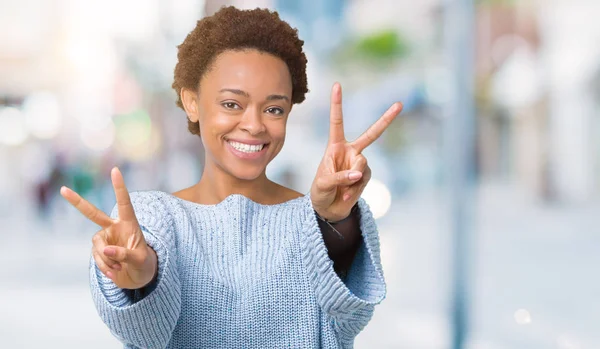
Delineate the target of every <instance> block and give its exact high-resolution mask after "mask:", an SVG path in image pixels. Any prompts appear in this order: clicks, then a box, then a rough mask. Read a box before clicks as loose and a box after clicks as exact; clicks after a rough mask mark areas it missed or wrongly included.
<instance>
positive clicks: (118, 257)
mask: <svg viewBox="0 0 600 349" xmlns="http://www.w3.org/2000/svg"><path fill="white" fill-rule="evenodd" d="M102 252H103V253H104V255H105V256H107V257H108V258H110V259H112V260H114V261H116V262H125V263H129V264H131V265H133V266H141V265H142V264H143V263H144V261H145V260H146V255H145V254H146V250H145V249H134V250H130V249H128V248H125V247H121V246H112V245H111V246H106V247H105V248H104V251H102Z"/></svg>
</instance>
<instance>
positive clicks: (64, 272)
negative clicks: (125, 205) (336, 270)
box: [0, 0, 600, 349]
mask: <svg viewBox="0 0 600 349" xmlns="http://www.w3.org/2000/svg"><path fill="white" fill-rule="evenodd" d="M225 4H233V5H236V6H238V7H241V8H254V7H269V8H274V9H276V10H278V11H279V13H280V15H281V17H282V18H283V19H285V20H286V21H288V22H289V23H290V24H291V25H292V26H294V27H297V28H298V29H299V33H300V37H301V38H302V39H304V40H305V42H306V44H305V49H306V52H307V56H308V59H309V68H308V78H309V88H310V93H309V94H308V95H307V100H306V102H304V103H303V104H302V105H300V106H297V107H295V108H294V111H293V112H292V115H291V118H290V121H289V126H288V138H287V143H286V146H285V147H284V150H283V151H282V153H281V154H280V155H279V157H278V158H277V159H276V160H275V161H274V162H273V164H272V165H271V167H270V168H269V171H268V172H269V173H270V175H271V176H272V177H273V178H274V179H276V180H277V181H279V182H281V183H283V184H286V185H288V186H291V187H293V188H294V189H297V190H299V191H300V192H308V189H309V187H310V183H311V181H312V178H313V176H314V173H315V170H316V167H317V165H318V162H319V161H320V159H321V154H322V153H323V151H324V149H325V144H326V140H327V138H326V137H327V132H328V124H327V120H328V111H329V104H328V103H329V92H330V88H331V85H332V84H333V82H334V81H340V82H341V83H342V86H343V88H344V109H345V115H344V117H345V127H346V132H347V134H348V137H349V139H353V138H354V137H356V136H358V135H359V134H360V133H361V132H362V131H364V130H365V129H366V128H367V127H368V126H369V125H370V124H371V123H372V122H374V121H375V120H376V119H377V118H378V117H379V116H380V115H381V114H382V113H383V112H384V111H385V110H386V109H387V108H388V107H389V106H390V105H391V104H392V103H393V102H395V101H398V100H399V101H402V102H403V103H404V106H405V108H404V111H403V113H402V116H401V117H400V118H399V119H398V120H397V121H395V122H394V124H392V126H391V127H390V128H389V129H388V130H387V132H386V133H385V134H384V136H382V138H381V139H380V140H379V141H378V142H377V143H375V144H374V145H373V146H371V147H370V148H369V149H368V150H367V151H366V152H365V155H366V156H367V158H368V159H369V164H370V166H371V168H372V170H373V179H372V181H371V183H370V184H369V186H368V187H367V189H366V191H365V193H364V197H365V199H366V200H367V201H368V202H369V204H370V205H371V208H372V210H373V212H374V214H375V216H376V217H378V222H379V227H380V234H381V244H382V260H383V266H384V272H385V275H386V279H387V282H388V296H387V298H386V300H385V301H384V302H383V303H382V305H380V306H379V307H378V308H377V310H376V312H375V316H374V318H373V320H372V321H371V323H370V324H369V326H367V328H366V329H365V330H364V332H362V333H361V334H360V335H359V336H358V338H357V340H356V347H357V348H411V349H437V348H451V347H452V348H456V349H458V347H459V346H461V344H460V343H462V347H463V348H471V349H475V348H476V349H500V348H511V349H512V348H519V349H520V348H528V349H537V348H557V349H584V348H600V272H599V270H600V222H599V221H598V215H599V214H600V137H599V136H600V21H599V20H598V17H599V16H600V2H599V1H597V0H513V1H511V0H477V1H474V2H470V3H469V2H468V1H461V0H456V1H442V0H421V1H399V0H303V1H300V0H298V1H295V0H260V1H259V0H254V1H250V0H246V1H244V0H232V1H225V0H206V1H201V0H176V1H173V0H144V1H142V0H119V1H117V0H103V1H99V0H88V1H77V0H19V1H9V0H0V163H1V166H0V226H2V229H1V230H2V232H1V233H0V265H2V268H0V347H3V348H4V347H6V348H40V347H47V348H54V347H56V348H59V347H61V348H71V347H73V348H75V347H84V348H118V347H120V346H119V342H118V341H117V340H116V339H114V338H113V337H112V336H111V334H110V332H109V331H108V329H107V328H106V327H105V326H104V324H103V323H102V322H101V320H100V318H99V317H98V316H97V314H96V311H95V309H94V306H93V304H92V301H91V296H90V293H89V286H88V276H87V267H88V258H89V253H90V248H91V240H90V239H91V237H92V235H93V234H95V233H96V231H97V230H98V227H97V226H95V225H94V224H93V223H91V222H88V221H86V219H85V218H83V217H81V216H80V214H79V213H78V212H77V211H76V210H75V209H73V208H72V207H70V206H68V204H67V203H66V202H64V200H62V198H61V197H60V195H59V193H58V190H59V188H60V186H61V185H67V186H70V187H71V188H73V189H75V190H76V191H78V192H79V193H80V194H81V195H82V196H83V197H85V198H87V199H88V200H90V201H91V202H92V203H94V204H96V205H97V206H98V207H99V208H101V209H103V210H104V211H109V210H110V209H111V208H112V206H113V205H114V202H115V199H114V195H113V192H112V188H111V184H110V177H109V172H110V169H111V168H112V167H113V166H115V165H118V166H119V167H120V168H121V170H122V171H123V173H124V175H125V181H126V183H127V185H128V188H129V190H130V191H136V190H150V189H158V190H163V191H168V192H173V191H176V190H179V189H182V188H184V187H187V186H189V185H191V184H193V183H195V182H196V181H197V180H198V179H199V176H200V174H201V171H202V162H203V159H202V156H203V150H202V145H201V143H200V140H199V139H198V138H197V137H195V136H192V135H191V134H189V133H188V131H187V123H186V117H185V115H184V113H183V111H181V110H179V109H177V108H176V106H175V93H174V91H173V90H172V89H171V83H172V77H173V69H174V67H175V63H176V46H177V45H178V44H179V43H181V42H182V41H183V39H184V38H185V36H186V34H187V33H188V32H189V31H191V30H192V29H193V28H194V26H195V23H196V21H197V20H198V19H200V18H201V17H202V16H205V15H210V14H212V13H214V12H215V11H216V10H217V9H218V8H220V7H221V6H222V5H225ZM460 28H466V29H465V30H459V29H460ZM461 81H462V83H461ZM465 82H466V84H465ZM457 338H458V339H457ZM461 338H462V339H461Z"/></svg>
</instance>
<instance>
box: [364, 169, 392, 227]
mask: <svg viewBox="0 0 600 349" xmlns="http://www.w3.org/2000/svg"><path fill="white" fill-rule="evenodd" d="M362 198H363V199H364V200H365V201H366V202H367V204H369V207H370V208H371V212H373V217H374V218H375V219H378V218H381V217H383V216H384V215H385V214H386V213H387V212H388V210H389V209H390V206H391V205H392V193H390V190H389V189H388V188H387V187H386V186H385V184H383V182H381V181H379V180H377V179H375V178H371V180H370V181H369V184H367V186H366V187H365V190H364V191H363V194H362Z"/></svg>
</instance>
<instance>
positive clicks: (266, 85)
mask: <svg viewBox="0 0 600 349" xmlns="http://www.w3.org/2000/svg"><path fill="white" fill-rule="evenodd" d="M201 84H208V85H213V86H215V87H219V88H221V87H227V88H238V89H241V90H245V91H248V92H251V91H252V90H256V91H266V92H265V93H267V94H270V93H273V92H280V93H283V92H287V93H291V90H292V78H291V75H290V72H289V69H288V67H287V65H286V64H285V62H284V61H283V60H281V59H280V58H278V57H276V56H274V55H271V54H269V53H264V52H259V51H257V50H254V49H247V50H238V51H225V52H223V53H221V54H219V55H218V56H217V57H216V59H215V61H214V62H213V64H212V66H211V68H210V69H209V70H208V71H207V72H206V74H205V76H204V77H203V79H202V82H201ZM274 90H277V91H274Z"/></svg>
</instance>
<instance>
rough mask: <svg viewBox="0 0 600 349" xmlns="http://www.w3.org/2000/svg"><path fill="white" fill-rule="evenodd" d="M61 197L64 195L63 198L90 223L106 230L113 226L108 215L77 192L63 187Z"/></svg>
mask: <svg viewBox="0 0 600 349" xmlns="http://www.w3.org/2000/svg"><path fill="white" fill-rule="evenodd" d="M60 195H62V197H64V198H65V199H66V200H67V201H68V202H69V203H70V204H71V205H73V206H74V207H75V208H76V209H77V210H79V212H81V213H82V214H83V215H84V216H86V217H87V218H88V219H89V220H90V221H92V222H94V223H96V224H98V225H99V226H101V227H103V228H106V227H109V226H111V225H112V224H113V220H112V219H110V217H109V216H108V215H106V213H104V212H102V211H100V210H99V209H98V208H97V207H96V206H94V205H92V204H91V203H89V202H88V201H87V200H85V199H84V198H82V197H81V196H80V195H79V194H77V193H76V192H75V191H73V190H71V189H69V188H67V187H65V186H63V187H61V188H60Z"/></svg>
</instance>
